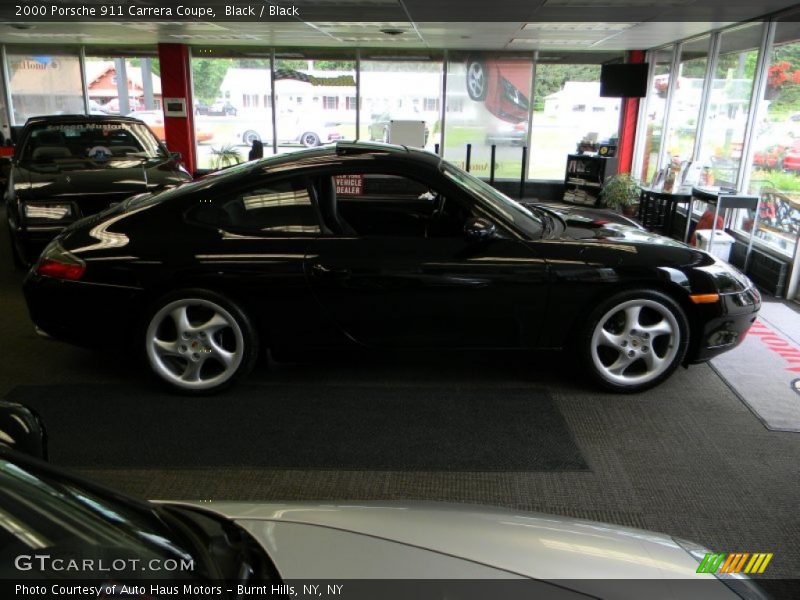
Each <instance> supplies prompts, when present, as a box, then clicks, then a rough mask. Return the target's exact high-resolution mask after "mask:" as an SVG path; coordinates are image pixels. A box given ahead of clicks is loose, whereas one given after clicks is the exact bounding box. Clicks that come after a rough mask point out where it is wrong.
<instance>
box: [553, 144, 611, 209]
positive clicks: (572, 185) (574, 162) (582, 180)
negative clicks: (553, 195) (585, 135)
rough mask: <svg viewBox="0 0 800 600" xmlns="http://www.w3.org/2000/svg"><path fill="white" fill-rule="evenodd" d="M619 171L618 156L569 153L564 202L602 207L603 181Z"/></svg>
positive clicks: (565, 175)
mask: <svg viewBox="0 0 800 600" xmlns="http://www.w3.org/2000/svg"><path fill="white" fill-rule="evenodd" d="M616 172H617V159H616V157H606V156H597V155H595V154H568V155H567V168H566V172H565V174H564V197H563V198H562V199H563V201H564V202H568V203H570V204H579V205H581V206H595V207H598V208H600V207H602V206H603V202H602V200H601V198H600V190H601V189H602V188H603V182H604V181H605V180H606V178H607V177H609V176H610V175H614V174H615V173H616Z"/></svg>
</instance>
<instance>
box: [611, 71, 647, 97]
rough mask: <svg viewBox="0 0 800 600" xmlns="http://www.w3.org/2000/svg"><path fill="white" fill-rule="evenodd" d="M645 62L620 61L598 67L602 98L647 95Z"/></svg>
mask: <svg viewBox="0 0 800 600" xmlns="http://www.w3.org/2000/svg"><path fill="white" fill-rule="evenodd" d="M647 70H648V64H647V63H620V64H611V65H602V66H601V67H600V95H601V96H602V97H604V98H643V97H644V96H647Z"/></svg>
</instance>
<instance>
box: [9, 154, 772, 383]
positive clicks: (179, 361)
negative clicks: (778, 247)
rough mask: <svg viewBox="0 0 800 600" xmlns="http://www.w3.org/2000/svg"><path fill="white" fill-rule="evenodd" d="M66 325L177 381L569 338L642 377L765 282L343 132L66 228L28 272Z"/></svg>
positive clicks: (38, 309) (713, 338) (79, 340)
mask: <svg viewBox="0 0 800 600" xmlns="http://www.w3.org/2000/svg"><path fill="white" fill-rule="evenodd" d="M24 291H25V296H26V299H27V302H28V307H29V310H30V314H31V316H32V318H33V321H34V323H35V324H36V325H37V326H38V327H39V328H40V329H41V330H43V331H44V332H46V333H47V334H49V335H51V336H52V337H55V338H60V339H63V340H66V341H69V342H73V343H76V344H82V345H92V346H103V345H106V346H111V347H112V348H115V349H116V350H120V349H121V346H120V344H123V345H124V344H125V340H134V341H135V343H134V346H135V348H134V350H136V351H138V352H141V353H143V355H144V356H145V357H146V359H147V363H148V364H149V365H150V368H151V369H152V371H153V372H154V373H155V374H156V375H157V376H158V377H159V378H160V379H161V380H162V381H164V382H165V383H167V384H168V385H170V386H172V387H173V388H175V389H176V390H179V391H182V392H187V393H208V392H211V391H215V390H219V389H220V388H223V387H225V386H227V385H230V384H231V383H233V382H234V381H236V380H238V379H241V378H242V377H243V376H244V375H245V374H246V373H247V372H248V371H249V370H250V369H251V367H252V366H253V364H254V361H255V358H256V355H257V354H258V352H259V351H263V350H264V349H266V348H270V349H272V350H274V351H275V350H277V351H281V350H282V351H286V350H294V349H301V348H317V349H319V348H322V349H325V348H331V349H332V348H337V347H342V346H362V347H368V348H375V349H380V348H384V349H398V348H480V349H495V348H496V349H500V348H502V349H509V348H512V349H513V348H519V349H525V348H545V349H566V348H572V349H574V350H575V351H577V352H578V353H579V355H580V356H581V358H582V362H583V364H584V366H585V367H586V369H587V371H588V373H590V374H591V376H592V377H593V378H594V379H595V380H596V381H597V383H599V384H600V385H601V386H604V387H605V388H607V389H611V390H614V391H638V390H643V389H646V388H648V387H651V386H653V385H656V384H658V383H660V382H661V381H663V380H664V379H666V378H667V377H668V376H669V375H670V374H671V373H672V372H673V371H674V369H675V368H676V367H677V366H678V365H680V364H689V363H695V362H700V361H704V360H707V359H708V358H711V357H712V356H714V355H716V354H719V353H720V352H723V351H725V350H729V349H731V348H733V347H734V346H736V345H737V344H738V343H739V342H740V341H741V340H742V338H743V336H744V335H745V333H746V332H747V330H748V328H749V327H750V325H751V324H752V323H753V322H754V321H755V318H756V314H757V312H758V310H759V307H760V302H761V300H760V296H759V294H758V292H757V291H756V289H755V288H754V287H753V285H752V283H751V282H750V281H749V280H748V279H747V278H746V277H745V276H744V275H742V274H741V273H740V272H739V271H737V270H736V269H735V268H733V267H731V266H729V265H728V264H726V263H724V262H722V261H719V260H717V259H715V258H714V257H712V256H711V255H709V254H707V253H705V252H703V251H701V250H698V249H696V248H692V247H689V246H686V245H684V244H682V243H679V242H675V241H672V240H670V239H667V238H664V237H660V236H656V235H652V234H650V233H648V232H646V231H643V230H641V229H637V228H634V227H629V226H626V225H622V224H619V223H613V222H609V221H607V220H604V219H601V220H592V219H590V218H586V217H585V216H579V218H572V217H571V216H570V214H569V213H568V212H567V213H563V212H562V213H559V212H556V211H552V210H550V209H547V208H545V207H542V206H538V205H526V206H522V205H520V204H518V203H516V202H514V201H512V200H510V199H509V198H507V197H506V196H504V195H503V194H501V193H499V192H498V191H496V190H495V189H494V188H492V187H491V186H489V185H487V184H486V183H484V182H482V181H480V180H479V179H476V178H475V177H473V176H471V175H469V174H468V173H465V172H464V171H462V170H460V169H457V168H456V167H454V166H452V165H450V164H449V163H447V162H446V161H443V160H441V159H440V158H439V157H438V156H436V155H433V154H430V153H427V152H423V151H417V150H412V149H408V148H405V147H400V146H390V145H384V144H367V143H342V142H340V143H337V144H335V145H332V146H327V147H323V148H317V149H312V150H307V151H301V152H296V153H293V154H288V155H282V156H276V157H272V158H267V159H264V160H260V161H254V162H250V163H245V164H243V165H240V166H237V167H233V168H231V169H227V170H225V171H221V172H218V173H216V174H213V175H210V176H207V177H205V178H203V179H200V180H198V181H195V182H193V183H190V184H186V185H183V186H181V187H178V188H175V189H173V190H168V191H164V192H161V193H158V194H143V195H139V196H134V197H132V198H130V199H129V200H127V201H125V202H123V203H122V204H120V205H118V206H115V207H112V208H109V209H108V210H106V211H104V212H102V213H100V214H97V215H95V216H92V217H89V218H87V219H84V220H82V221H79V222H77V223H75V224H74V225H71V226H70V227H68V228H67V229H66V230H65V231H64V232H63V233H62V234H61V235H59V236H58V237H57V238H56V239H55V240H54V241H53V242H52V243H51V244H50V245H49V246H48V247H47V248H46V249H45V251H44V252H43V253H42V256H41V257H40V259H39V261H38V263H37V264H36V265H35V266H34V268H33V269H32V270H31V271H30V273H29V274H28V276H27V279H26V281H25V285H24Z"/></svg>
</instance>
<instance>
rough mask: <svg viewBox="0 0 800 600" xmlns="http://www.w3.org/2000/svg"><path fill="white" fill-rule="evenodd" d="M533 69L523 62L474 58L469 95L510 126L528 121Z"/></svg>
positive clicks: (469, 68)
mask: <svg viewBox="0 0 800 600" xmlns="http://www.w3.org/2000/svg"><path fill="white" fill-rule="evenodd" d="M530 87H531V65H530V62H526V61H524V60H514V59H501V58H489V57H478V56H473V57H470V58H469V59H468V60H467V94H468V95H469V97H470V99H471V100H475V101H481V102H483V103H484V105H485V106H486V110H488V111H489V112H490V113H492V114H493V115H494V116H496V117H497V118H498V119H502V120H503V121H508V122H509V123H520V122H522V121H527V120H528V109H529V108H530V101H529V100H528V96H526V95H525V93H523V91H522V90H525V91H528V90H530Z"/></svg>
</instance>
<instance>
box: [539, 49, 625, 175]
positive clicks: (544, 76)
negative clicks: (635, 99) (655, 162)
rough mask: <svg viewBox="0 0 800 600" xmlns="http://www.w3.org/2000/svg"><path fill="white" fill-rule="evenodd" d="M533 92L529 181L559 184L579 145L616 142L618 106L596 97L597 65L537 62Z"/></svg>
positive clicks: (617, 102)
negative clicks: (593, 142)
mask: <svg viewBox="0 0 800 600" xmlns="http://www.w3.org/2000/svg"><path fill="white" fill-rule="evenodd" d="M541 58H543V59H544V60H547V56H543V57H541ZM535 91H536V95H535V97H534V102H533V131H532V135H531V152H530V162H529V167H528V176H529V177H530V178H532V179H550V180H562V181H563V179H564V172H565V168H566V164H567V155H568V154H570V153H574V152H575V151H576V149H577V146H578V143H579V142H581V141H582V140H583V139H586V138H593V139H595V140H596V141H601V142H602V141H606V142H613V141H615V140H616V139H617V138H618V137H619V133H618V130H619V114H620V113H619V111H620V105H621V102H620V100H619V98H601V97H600V65H599V64H574V63H549V62H539V63H538V64H537V65H536V87H535Z"/></svg>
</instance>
